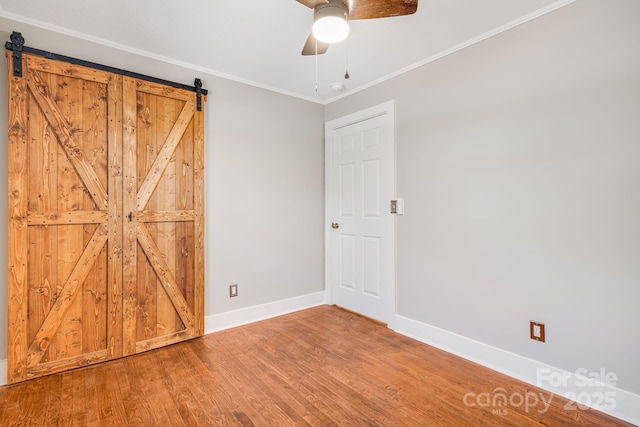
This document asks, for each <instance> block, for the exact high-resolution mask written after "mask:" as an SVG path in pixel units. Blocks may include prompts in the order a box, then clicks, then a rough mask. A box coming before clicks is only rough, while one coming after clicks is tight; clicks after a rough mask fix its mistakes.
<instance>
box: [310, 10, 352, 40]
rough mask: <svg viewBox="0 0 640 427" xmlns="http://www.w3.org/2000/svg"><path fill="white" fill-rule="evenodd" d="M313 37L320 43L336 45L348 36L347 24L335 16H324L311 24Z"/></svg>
mask: <svg viewBox="0 0 640 427" xmlns="http://www.w3.org/2000/svg"><path fill="white" fill-rule="evenodd" d="M312 32H313V36H314V37H315V38H316V39H317V40H318V41H321V42H325V43H337V42H341V41H342V40H344V39H346V38H347V36H348V35H349V23H348V22H347V21H346V20H345V19H343V18H341V17H336V16H325V17H323V18H320V19H318V20H316V21H315V22H314V23H313V30H312Z"/></svg>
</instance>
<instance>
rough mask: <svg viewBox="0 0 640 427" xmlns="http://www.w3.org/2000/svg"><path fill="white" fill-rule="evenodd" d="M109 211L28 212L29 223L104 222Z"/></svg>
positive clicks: (67, 223) (76, 223)
mask: <svg viewBox="0 0 640 427" xmlns="http://www.w3.org/2000/svg"><path fill="white" fill-rule="evenodd" d="M108 219H109V212H108V211H43V212H34V211H30V212H28V213H27V224H28V225H78V224H104V223H106V222H107V221H108Z"/></svg>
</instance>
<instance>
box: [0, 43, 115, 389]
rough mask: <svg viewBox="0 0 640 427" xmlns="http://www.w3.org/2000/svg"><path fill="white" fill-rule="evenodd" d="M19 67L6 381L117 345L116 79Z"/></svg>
mask: <svg viewBox="0 0 640 427" xmlns="http://www.w3.org/2000/svg"><path fill="white" fill-rule="evenodd" d="M22 66H23V77H12V74H10V77H9V79H10V84H9V141H8V142H9V144H8V145H9V147H8V155H9V246H8V248H9V345H8V350H9V355H8V375H7V376H8V381H9V382H10V383H13V382H17V381H22V380H24V379H27V378H31V377H36V376H40V375H45V374H48V373H52V372H57V371H61V370H65V369H70V368H73V367H78V366H84V365H88V364H91V363H95V362H98V361H102V360H107V359H110V358H113V357H118V356H119V355H120V354H121V353H122V311H121V304H122V296H121V295H122V294H121V292H122V289H121V288H122V280H121V277H122V264H121V263H122V260H121V256H120V251H119V248H120V247H121V246H122V243H121V231H120V230H121V228H122V225H121V220H122V218H121V217H120V215H119V211H120V207H119V203H120V201H119V200H118V197H119V196H120V194H119V190H118V189H119V188H120V187H121V182H120V180H121V152H120V149H119V148H118V145H119V143H120V142H119V140H118V138H119V135H120V133H121V130H120V117H121V105H120V104H119V102H118V101H119V99H120V97H121V92H122V88H121V81H122V79H121V77H120V76H116V75H113V74H110V73H107V72H103V71H98V70H93V69H88V68H83V67H80V66H77V65H72V64H66V63H62V62H56V61H50V60H47V59H43V58H40V57H37V56H31V55H23V61H22ZM9 69H10V70H12V64H11V58H10V63H9Z"/></svg>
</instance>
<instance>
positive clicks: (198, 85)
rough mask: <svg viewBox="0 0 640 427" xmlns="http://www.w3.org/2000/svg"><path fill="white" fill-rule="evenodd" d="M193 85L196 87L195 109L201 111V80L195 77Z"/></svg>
mask: <svg viewBox="0 0 640 427" xmlns="http://www.w3.org/2000/svg"><path fill="white" fill-rule="evenodd" d="M193 86H194V88H195V89H196V109H197V110H198V111H202V80H200V79H196V81H195V82H194V84H193Z"/></svg>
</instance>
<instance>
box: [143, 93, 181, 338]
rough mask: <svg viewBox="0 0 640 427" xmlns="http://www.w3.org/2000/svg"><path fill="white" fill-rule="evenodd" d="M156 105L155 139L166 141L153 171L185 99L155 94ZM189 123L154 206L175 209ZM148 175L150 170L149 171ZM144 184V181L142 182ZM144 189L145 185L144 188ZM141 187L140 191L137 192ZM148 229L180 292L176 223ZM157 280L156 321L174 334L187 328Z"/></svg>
mask: <svg viewBox="0 0 640 427" xmlns="http://www.w3.org/2000/svg"><path fill="white" fill-rule="evenodd" d="M155 98H156V108H157V118H158V120H157V123H156V139H157V141H158V142H164V144H163V145H162V146H161V147H160V150H159V151H158V157H156V159H155V161H154V164H153V165H152V166H151V170H150V172H152V171H153V168H154V167H156V165H157V163H158V160H159V159H160V158H161V157H162V156H163V155H165V152H164V151H163V150H164V147H165V146H166V143H167V141H168V140H169V138H170V136H171V133H172V131H173V129H174V128H175V127H176V123H178V121H179V120H180V113H181V111H182V110H184V103H183V102H181V101H176V100H173V99H171V98H167V97H161V96H155ZM186 129H188V126H186V127H185V129H184V130H183V131H182V132H180V135H179V136H178V138H177V140H178V142H177V143H176V144H175V147H174V148H173V150H171V153H170V154H169V153H166V155H167V156H169V159H168V161H167V162H166V164H165V165H164V167H163V170H162V171H161V173H160V175H159V177H158V183H157V184H156V185H155V189H154V194H153V201H154V202H155V203H154V206H153V207H152V208H153V209H155V210H160V209H162V210H168V211H173V210H176V194H177V189H176V172H175V171H176V166H175V165H176V158H175V156H176V152H178V151H180V148H181V147H182V142H183V139H184V137H185V131H186ZM147 175H149V174H147ZM143 185H144V183H143ZM141 190H142V189H141ZM139 195H140V191H138V196H139ZM147 229H149V230H150V229H155V230H156V234H155V236H153V238H154V241H155V244H156V246H157V247H158V253H160V254H162V258H163V259H164V261H165V262H166V267H167V269H168V271H169V272H170V273H171V276H172V277H173V278H174V283H175V289H176V291H178V292H180V294H181V295H182V296H183V297H184V295H183V294H182V292H181V289H180V287H179V286H178V284H177V282H175V278H176V275H175V271H176V270H175V268H176V265H175V264H176V259H175V252H176V241H175V239H176V226H175V223H174V222H162V223H156V224H154V225H149V226H148V227H147ZM150 264H151V265H152V266H153V262H152V261H151V260H150ZM159 279H160V280H159V281H158V283H157V285H156V286H157V290H156V293H157V300H156V323H157V332H156V333H157V336H162V335H169V334H173V333H174V332H176V331H180V330H182V329H184V324H183V323H182V322H181V317H180V314H179V313H176V310H175V308H174V306H173V303H172V300H171V297H170V296H169V295H167V292H166V291H165V289H164V286H163V283H162V279H161V278H159Z"/></svg>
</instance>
